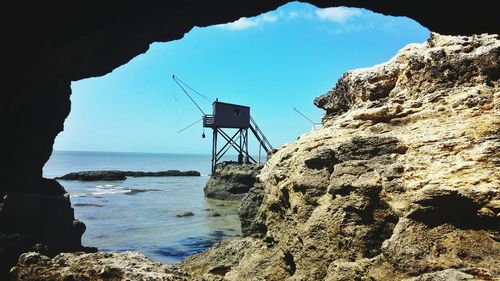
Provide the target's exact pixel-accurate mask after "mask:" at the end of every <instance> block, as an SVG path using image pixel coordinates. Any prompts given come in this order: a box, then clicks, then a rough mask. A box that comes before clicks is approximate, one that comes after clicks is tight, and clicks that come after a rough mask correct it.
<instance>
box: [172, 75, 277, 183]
mask: <svg viewBox="0 0 500 281" xmlns="http://www.w3.org/2000/svg"><path fill="white" fill-rule="evenodd" d="M172 79H174V81H175V82H176V83H177V85H179V87H180V88H181V89H182V90H183V91H184V93H185V94H186V95H187V96H188V97H189V98H190V99H191V101H192V102H193V103H194V104H195V105H196V106H197V107H198V109H199V110H200V111H201V113H202V114H203V116H202V119H201V120H203V128H211V129H212V167H211V171H212V174H215V173H216V167H217V164H218V163H219V162H220V161H221V159H222V157H223V156H224V155H225V154H226V153H227V152H228V151H229V150H230V149H231V148H233V149H234V150H236V152H237V155H238V159H237V163H238V164H250V163H261V162H262V161H261V160H262V159H261V157H262V150H264V151H265V153H266V158H267V155H268V154H270V153H271V151H272V149H273V148H272V146H271V143H270V142H269V140H268V139H267V138H266V136H265V135H264V133H263V132H262V131H261V129H260V128H259V126H258V125H257V123H256V122H255V120H254V119H253V118H252V116H251V115H250V107H248V106H244V105H238V104H232V103H225V102H220V101H219V100H218V99H216V100H215V101H214V102H213V103H212V114H206V113H205V112H204V111H203V110H202V109H201V108H200V106H198V104H197V103H196V102H195V101H194V100H193V98H192V97H191V96H190V95H189V94H188V93H187V91H186V90H185V89H184V88H183V87H182V85H181V83H182V84H184V85H185V86H187V85H186V84H185V83H184V82H182V81H181V80H180V79H179V78H178V77H176V76H175V75H172ZM188 87H189V86H188ZM189 88H190V87H189ZM190 89H191V90H193V89H192V88H190ZM193 91H194V90H193ZM198 94H199V93H198ZM196 123H197V122H196ZM194 124H195V123H194ZM191 125H193V124H191ZM191 125H190V126H191ZM190 126H188V127H190ZM249 130H250V132H251V133H252V135H253V136H254V137H255V139H256V140H257V142H258V144H259V148H258V151H259V152H258V156H257V159H255V158H253V157H252V156H251V155H250V153H249V151H248V144H249V142H248V141H249V133H248V131H249ZM181 131H182V130H181ZM202 137H205V133H203V134H202Z"/></svg>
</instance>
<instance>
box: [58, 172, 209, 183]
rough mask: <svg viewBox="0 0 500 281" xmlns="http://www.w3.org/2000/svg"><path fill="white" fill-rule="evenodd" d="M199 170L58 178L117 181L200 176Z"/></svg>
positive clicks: (88, 174)
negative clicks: (135, 178) (132, 178)
mask: <svg viewBox="0 0 500 281" xmlns="http://www.w3.org/2000/svg"><path fill="white" fill-rule="evenodd" d="M199 176H201V174H200V172H198V171H179V170H167V171H159V172H134V171H117V170H106V171H81V172H75V173H69V174H66V175H64V176H62V177H56V178H55V179H56V180H77V181H117V180H125V179H126V178H127V177H199Z"/></svg>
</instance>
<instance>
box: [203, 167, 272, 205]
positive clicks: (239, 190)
mask: <svg viewBox="0 0 500 281" xmlns="http://www.w3.org/2000/svg"><path fill="white" fill-rule="evenodd" d="M263 166H264V165H263V164H260V165H259V164H237V163H232V162H222V163H220V164H218V165H217V167H216V171H215V173H214V174H213V175H212V176H210V179H209V180H208V182H207V184H206V185H205V188H204V189H203V191H204V192H205V197H207V198H211V199H218V200H241V199H242V198H243V197H244V196H245V194H247V193H248V191H249V190H250V189H251V188H252V187H253V186H254V184H255V183H256V182H258V179H257V175H258V174H259V172H260V170H262V167H263Z"/></svg>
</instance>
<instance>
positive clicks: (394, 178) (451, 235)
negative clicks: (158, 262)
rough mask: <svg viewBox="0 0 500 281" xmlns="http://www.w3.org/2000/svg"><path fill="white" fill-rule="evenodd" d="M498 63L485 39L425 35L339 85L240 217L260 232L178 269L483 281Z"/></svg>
mask: <svg viewBox="0 0 500 281" xmlns="http://www.w3.org/2000/svg"><path fill="white" fill-rule="evenodd" d="M499 56H500V40H499V38H498V36H496V35H478V36H473V37H450V36H441V35H438V34H432V36H431V37H430V38H429V40H428V41H427V42H426V43H424V44H412V45H409V46H407V47H405V48H404V49H402V50H401V51H400V52H399V53H398V54H397V55H396V56H395V57H394V58H393V59H392V60H390V61H389V62H387V63H384V64H381V65H377V66H374V67H371V68H365V69H358V70H353V71H350V72H348V73H346V74H344V75H343V76H342V77H341V78H340V80H339V81H338V82H337V86H336V87H335V88H334V89H332V90H331V91H330V92H328V93H327V94H325V95H323V96H321V97H319V98H318V99H316V101H315V104H316V105H318V106H319V107H321V108H324V109H325V110H326V112H327V114H326V115H325V117H324V120H323V125H324V126H323V128H322V129H320V130H316V131H313V132H310V133H308V134H306V135H303V136H301V137H300V138H299V139H298V140H297V141H295V142H294V143H291V144H289V145H286V146H285V147H282V148H281V149H280V150H279V151H278V152H277V153H275V154H274V155H273V157H272V158H271V159H270V160H269V161H268V163H267V164H266V166H265V167H264V168H263V170H262V172H261V174H260V175H259V179H260V181H261V183H262V186H261V187H260V190H261V191H260V193H259V192H257V193H256V194H253V195H251V196H254V197H255V200H254V201H256V202H257V203H256V204H255V206H258V207H257V209H253V211H251V212H248V211H247V213H248V217H252V218H254V220H253V221H252V223H253V225H258V226H259V227H247V231H246V232H245V231H244V232H243V233H244V234H245V235H246V236H248V237H245V238H241V239H232V240H228V241H223V242H221V243H219V244H217V245H216V246H214V247H212V248H210V249H208V250H206V251H205V252H202V253H200V254H197V255H195V256H192V257H190V258H188V259H187V260H186V261H185V262H183V264H182V266H183V268H185V269H186V270H187V271H188V272H190V273H191V274H192V275H193V278H198V279H204V280H287V279H288V280H403V279H407V280H495V278H497V277H498V276H499V275H500V265H499V262H498V261H499V260H500V243H499V241H500V234H499V229H498V226H499V225H500V170H499V169H498V168H499V165H500V129H499V128H500V115H499V107H500V81H499V78H500V58H499ZM249 196H250V195H249ZM259 201H260V203H259ZM250 209H251V208H250ZM248 225H251V224H248ZM252 236H253V237H252Z"/></svg>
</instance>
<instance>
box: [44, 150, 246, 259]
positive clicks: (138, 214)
mask: <svg viewBox="0 0 500 281" xmlns="http://www.w3.org/2000/svg"><path fill="white" fill-rule="evenodd" d="M170 169H173V170H197V171H200V172H201V174H202V176H201V177H140V178H127V179H126V180H124V181H95V182H79V181H64V180H59V182H60V183H61V184H62V185H63V186H64V187H65V189H66V190H67V191H68V192H69V194H70V198H71V203H72V206H73V208H74V209H75V217H76V218H77V219H79V220H81V221H83V222H84V223H85V224H86V226H87V230H86V231H85V233H84V234H83V237H82V244H83V245H85V246H94V247H97V248H98V249H99V250H100V251H118V252H119V251H127V250H131V251H139V252H142V253H143V254H145V255H146V256H148V257H149V258H150V259H152V260H155V261H160V262H164V263H170V262H178V261H180V260H182V259H184V258H185V257H186V256H188V255H191V254H194V253H196V252H199V251H202V250H203V249H205V248H207V247H209V246H210V245H212V244H213V243H215V242H218V241H220V240H222V239H224V238H227V237H231V236H237V235H240V233H241V229H240V222H239V218H238V215H237V207H238V206H237V203H229V202H226V201H218V200H211V199H207V198H205V197H204V196H203V187H204V186H205V183H206V182H207V180H208V175H209V173H210V155H192V154H148V153H110V152H69V151H54V152H53V153H52V156H51V158H50V159H49V161H48V162H47V163H46V164H45V167H44V170H43V173H44V177H46V178H53V177H57V176H62V175H64V174H66V173H69V172H76V171H84V170H133V171H160V170H170ZM187 211H189V212H192V213H194V215H193V216H190V217H176V214H178V213H182V212H187ZM214 214H219V215H220V216H217V215H216V216H214Z"/></svg>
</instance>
